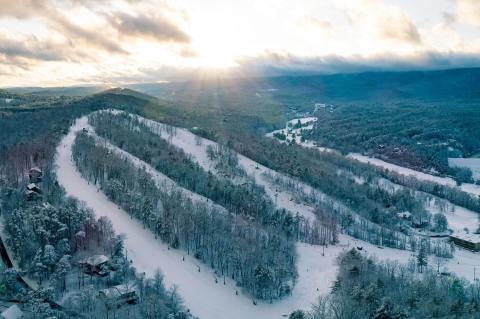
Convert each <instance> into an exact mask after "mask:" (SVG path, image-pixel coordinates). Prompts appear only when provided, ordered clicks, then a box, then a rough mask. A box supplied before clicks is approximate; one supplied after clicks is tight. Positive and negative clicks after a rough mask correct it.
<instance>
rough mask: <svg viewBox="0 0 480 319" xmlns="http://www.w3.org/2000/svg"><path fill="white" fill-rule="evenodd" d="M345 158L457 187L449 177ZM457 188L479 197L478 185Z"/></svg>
mask: <svg viewBox="0 0 480 319" xmlns="http://www.w3.org/2000/svg"><path fill="white" fill-rule="evenodd" d="M347 157H350V158H353V159H356V160H357V161H360V162H363V163H370V164H372V165H375V166H378V167H381V168H384V169H388V170H391V171H394V172H396V173H398V174H401V175H405V176H414V177H415V178H417V179H418V180H423V181H429V182H434V183H437V184H440V185H446V186H450V187H457V184H456V182H455V181H454V180H453V179H452V178H450V177H440V176H434V175H431V174H427V173H423V172H419V171H416V170H413V169H410V168H406V167H403V166H399V165H395V164H392V163H388V162H385V161H383V160H381V159H378V158H375V157H368V156H365V155H362V154H358V153H350V154H348V155H347ZM459 188H460V189H461V190H462V191H464V192H467V193H470V194H473V195H479V196H480V186H479V185H474V184H470V183H463V184H462V185H461V186H459Z"/></svg>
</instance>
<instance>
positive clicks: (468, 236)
mask: <svg viewBox="0 0 480 319" xmlns="http://www.w3.org/2000/svg"><path fill="white" fill-rule="evenodd" d="M450 236H452V237H455V238H458V239H461V240H464V241H469V242H472V243H474V244H480V235H479V234H472V233H466V232H457V233H453V234H451V235H450Z"/></svg>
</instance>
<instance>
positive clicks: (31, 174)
mask: <svg viewBox="0 0 480 319" xmlns="http://www.w3.org/2000/svg"><path fill="white" fill-rule="evenodd" d="M28 178H29V179H30V182H32V183H38V182H41V181H42V178H43V172H42V170H41V169H40V168H38V167H32V168H31V169H30V170H29V171H28Z"/></svg>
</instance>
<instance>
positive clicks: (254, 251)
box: [73, 134, 296, 300]
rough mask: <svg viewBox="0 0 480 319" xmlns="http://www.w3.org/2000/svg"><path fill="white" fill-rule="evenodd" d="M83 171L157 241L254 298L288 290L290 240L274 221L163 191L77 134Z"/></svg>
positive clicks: (77, 154) (292, 271)
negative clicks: (258, 221) (250, 218)
mask: <svg viewBox="0 0 480 319" xmlns="http://www.w3.org/2000/svg"><path fill="white" fill-rule="evenodd" d="M73 154H74V155H73V156H74V160H75V162H76V163H77V167H78V168H79V169H80V172H82V174H83V176H84V177H85V178H87V179H88V180H90V181H91V182H96V183H98V184H99V185H100V187H101V189H102V190H103V191H104V192H105V194H106V195H107V196H108V197H109V198H110V199H111V200H112V201H113V202H115V203H117V204H118V205H120V206H121V207H122V208H124V209H125V210H126V211H127V212H128V213H129V214H131V215H132V217H135V218H138V219H139V220H141V221H142V222H143V223H144V225H145V226H146V227H149V228H150V229H151V230H152V231H153V232H154V233H155V234H156V235H157V236H158V237H159V238H160V239H161V240H162V241H164V242H165V243H167V244H168V245H169V246H170V247H171V248H173V249H182V250H184V251H186V253H187V254H192V255H193V256H195V258H197V259H199V260H201V261H203V262H204V263H205V264H207V265H209V266H211V267H212V268H213V269H215V270H217V271H218V272H219V273H220V274H221V276H228V277H231V278H232V279H233V280H235V281H236V282H237V284H238V286H240V287H242V288H243V289H245V291H246V292H248V293H249V294H251V295H252V296H253V297H255V298H259V299H267V300H269V299H275V298H280V297H282V296H285V295H288V294H289V293H290V290H291V289H292V286H293V284H294V282H295V279H296V268H295V261H296V254H295V247H294V245H293V242H292V241H291V240H288V239H287V238H286V236H283V235H282V234H281V233H278V231H276V229H275V228H274V227H269V226H266V227H261V226H260V225H258V224H256V223H255V222H249V221H248V220H245V219H244V218H242V217H241V216H236V215H233V214H223V213H221V212H219V211H215V210H212V209H211V208H209V207H207V206H206V205H201V204H199V203H195V204H194V203H192V201H191V200H190V199H189V198H185V197H184V196H182V195H181V194H180V193H177V192H175V191H173V192H169V191H168V190H167V189H162V188H160V187H157V185H155V182H154V181H153V180H152V179H151V177H149V176H148V175H147V174H146V173H145V172H144V171H142V169H141V168H136V167H134V165H133V164H131V163H129V162H127V161H125V160H122V159H121V158H120V157H118V155H116V154H114V153H112V152H110V151H109V150H108V149H107V148H104V147H102V146H100V145H99V144H97V143H96V142H95V140H94V139H93V138H92V137H89V136H87V135H86V134H81V135H79V136H78V137H77V139H76V142H75V144H74V149H73Z"/></svg>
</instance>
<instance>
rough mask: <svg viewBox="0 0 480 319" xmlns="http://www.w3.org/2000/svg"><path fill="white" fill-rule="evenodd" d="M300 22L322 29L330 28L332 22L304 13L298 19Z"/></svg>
mask: <svg viewBox="0 0 480 319" xmlns="http://www.w3.org/2000/svg"><path fill="white" fill-rule="evenodd" d="M300 24H301V25H307V26H312V27H316V28H320V29H323V30H330V29H331V28H332V24H331V23H330V22H329V21H327V20H322V19H319V18H316V17H314V16H312V15H305V16H304V17H303V18H302V20H301V21H300Z"/></svg>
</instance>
